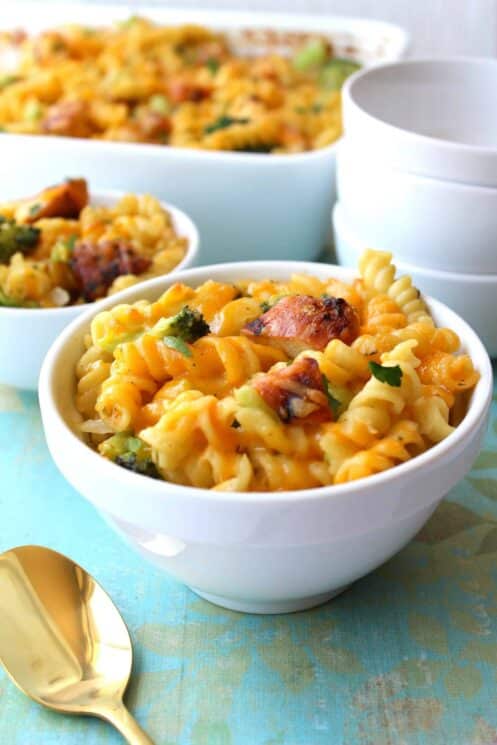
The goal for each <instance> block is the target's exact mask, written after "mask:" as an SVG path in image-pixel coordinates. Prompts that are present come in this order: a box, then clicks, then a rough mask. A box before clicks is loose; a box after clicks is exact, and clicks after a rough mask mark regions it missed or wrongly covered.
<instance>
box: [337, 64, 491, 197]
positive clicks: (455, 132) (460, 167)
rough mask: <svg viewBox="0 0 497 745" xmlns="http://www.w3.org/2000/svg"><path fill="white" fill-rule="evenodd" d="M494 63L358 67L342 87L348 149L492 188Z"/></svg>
mask: <svg viewBox="0 0 497 745" xmlns="http://www.w3.org/2000/svg"><path fill="white" fill-rule="evenodd" d="M496 90H497V60H495V59H478V58H471V57H467V58H464V57H456V58H452V59H433V60H408V61H405V62H396V63H392V64H385V65H379V66H377V67H374V68H371V69H367V70H363V71H360V72H357V73H356V74H355V75H353V76H352V77H351V78H349V80H348V81H347V82H346V84H345V86H344V90H343V117H344V127H345V133H346V135H347V136H348V137H349V138H350V140H351V141H353V142H354V147H356V146H358V147H362V148H363V150H364V151H366V150H367V151H369V152H374V153H375V155H376V156H377V157H378V158H379V159H381V160H383V161H384V162H385V163H388V164H389V165H390V166H392V167H394V168H398V169H400V170H405V171H412V172H413V173H420V174H424V175H425V176H431V177H433V178H440V179H446V180H448V181H460V182H467V183H474V184H480V185H485V186H497V97H496V95H495V91H496Z"/></svg>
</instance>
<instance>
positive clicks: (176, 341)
mask: <svg viewBox="0 0 497 745" xmlns="http://www.w3.org/2000/svg"><path fill="white" fill-rule="evenodd" d="M162 341H163V342H164V344H165V345H166V347H169V349H174V350H175V352H179V353H180V354H182V355H184V356H185V357H191V356H192V351H191V349H190V347H189V346H188V344H187V343H186V342H184V341H183V339H180V338H179V337H178V336H164V337H163V339H162Z"/></svg>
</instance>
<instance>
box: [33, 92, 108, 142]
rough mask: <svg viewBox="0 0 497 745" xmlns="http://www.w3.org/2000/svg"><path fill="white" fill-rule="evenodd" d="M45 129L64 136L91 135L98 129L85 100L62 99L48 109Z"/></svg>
mask: <svg viewBox="0 0 497 745" xmlns="http://www.w3.org/2000/svg"><path fill="white" fill-rule="evenodd" d="M42 127H43V131H44V132H46V133H47V134H51V135H60V136H62V137H91V135H92V134H94V133H95V131H96V129H97V128H96V126H95V123H94V121H93V120H92V118H91V116H90V111H89V106H88V104H87V103H86V102H85V101H61V102H60V103H56V104H54V105H53V106H50V108H49V109H48V110H47V113H46V116H45V118H44V119H43V122H42Z"/></svg>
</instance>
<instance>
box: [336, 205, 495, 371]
mask: <svg viewBox="0 0 497 745" xmlns="http://www.w3.org/2000/svg"><path fill="white" fill-rule="evenodd" d="M333 230H334V234H335V252H336V257H337V259H338V262H339V264H341V265H342V266H346V267H354V266H357V260H358V258H359V256H360V255H361V253H362V252H363V251H364V248H366V247H372V248H377V249H381V250H385V251H390V248H389V247H388V246H387V245H386V244H383V243H381V242H375V241H374V239H373V238H371V239H370V238H369V236H368V233H361V236H362V237H361V238H359V237H358V232H357V230H356V226H355V224H354V226H353V228H352V227H351V225H350V223H349V221H348V220H347V219H346V215H345V213H344V211H343V210H342V205H341V204H340V202H338V203H337V204H336V205H335V207H334V208H333ZM392 253H394V257H395V251H394V252H392ZM394 260H395V259H394ZM395 265H396V267H397V269H398V271H399V273H400V274H409V275H410V276H411V277H412V278H413V281H414V284H415V285H416V287H418V288H419V289H420V290H421V291H422V292H423V293H426V294H428V295H436V296H437V297H438V298H440V300H442V301H443V302H444V303H445V304H446V305H448V306H449V307H450V308H452V310H454V311H455V312H456V313H458V314H459V315H460V316H461V317H462V318H464V319H465V321H467V322H468V323H469V324H470V326H472V327H473V328H474V330H475V331H476V333H477V334H479V336H480V337H481V340H482V341H483V343H484V344H485V346H486V348H487V350H488V353H489V355H490V356H491V357H497V323H496V308H497V274H486V275H485V274H456V273H454V272H441V271H438V270H436V269H427V268H425V267H424V266H423V267H421V266H418V265H415V264H409V263H405V262H401V261H396V260H395ZM456 330H457V329H456Z"/></svg>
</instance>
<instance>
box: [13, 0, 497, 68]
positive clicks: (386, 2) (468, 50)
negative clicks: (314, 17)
mask: <svg viewBox="0 0 497 745" xmlns="http://www.w3.org/2000/svg"><path fill="white" fill-rule="evenodd" d="M39 1H40V2H43V0H39ZM70 1H71V0H66V2H70ZM119 1H120V0H114V2H119ZM89 2H94V3H98V2H99V0H89ZM1 4H2V0H0V12H1ZM121 4H123V5H128V6H130V7H131V8H133V12H136V8H137V7H139V6H140V4H141V3H140V0H134V1H133V2H129V1H128V2H124V1H122V2H121ZM147 4H149V5H161V4H164V5H170V6H172V7H176V8H180V7H185V8H222V9H230V10H231V9H241V10H271V11H281V12H285V11H287V12H291V11H296V12H302V13H332V14H334V15H347V16H363V17H367V18H378V19H380V20H385V21H392V22H394V23H398V24H400V25H402V26H404V27H405V28H407V29H408V30H409V32H410V33H411V35H412V42H413V43H412V47H411V51H410V54H411V55H416V56H446V55H452V54H457V55H461V54H469V55H476V56H496V55H497V0H171V1H170V2H167V1H166V0H162V1H161V0H147Z"/></svg>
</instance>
